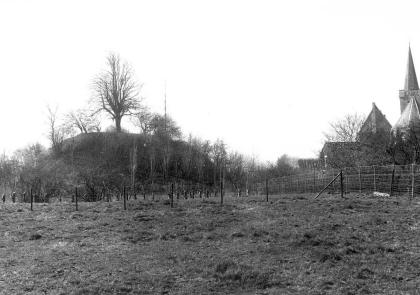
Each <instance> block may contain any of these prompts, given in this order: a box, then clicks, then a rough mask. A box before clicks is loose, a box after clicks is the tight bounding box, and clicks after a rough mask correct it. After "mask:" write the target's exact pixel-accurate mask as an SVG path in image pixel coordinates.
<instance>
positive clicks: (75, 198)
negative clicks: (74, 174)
mask: <svg viewBox="0 0 420 295" xmlns="http://www.w3.org/2000/svg"><path fill="white" fill-rule="evenodd" d="M74 193H75V195H74V200H75V202H76V211H78V210H79V208H78V206H77V187H76V189H75V192H74Z"/></svg>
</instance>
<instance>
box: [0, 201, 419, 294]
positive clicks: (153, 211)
mask: <svg viewBox="0 0 420 295" xmlns="http://www.w3.org/2000/svg"><path fill="white" fill-rule="evenodd" d="M312 197H313V196H312V195H311V196H302V195H300V196H292V195H288V196H282V197H281V198H280V197H276V198H272V199H271V200H272V201H271V202H269V203H265V202H263V201H262V200H257V199H251V198H250V199H240V200H238V199H230V198H228V199H227V200H226V201H227V202H226V204H225V205H224V206H223V207H220V205H219V204H218V203H217V200H201V199H198V200H197V199H196V200H187V201H181V200H180V201H179V203H177V204H176V206H175V208H173V209H171V208H170V207H169V206H168V205H167V204H164V202H163V201H162V202H144V201H131V202H130V203H129V210H128V211H126V212H124V211H122V210H121V209H122V204H121V203H117V202H115V203H111V204H108V203H96V204H88V203H81V204H79V208H80V211H79V212H74V211H73V209H74V208H73V206H72V205H71V204H48V205H40V204H36V205H35V211H34V212H30V211H29V210H28V209H29V207H28V205H26V204H5V205H4V204H2V205H1V206H0V236H1V239H0V269H1V276H0V292H1V293H2V294H226V293H233V294H416V292H417V290H419V289H420V277H419V273H420V248H419V247H420V246H419V242H420V235H419V233H420V220H419V217H420V209H419V206H418V204H417V203H416V202H415V201H414V202H413V203H411V204H409V203H408V202H407V201H406V200H405V201H403V202H399V203H397V202H396V199H384V198H374V197H371V196H365V195H363V196H362V195H360V196H358V195H351V196H348V197H349V198H348V199H346V200H342V199H339V197H337V196H328V195H326V196H323V197H321V198H320V199H319V200H316V201H314V200H313V199H312Z"/></svg>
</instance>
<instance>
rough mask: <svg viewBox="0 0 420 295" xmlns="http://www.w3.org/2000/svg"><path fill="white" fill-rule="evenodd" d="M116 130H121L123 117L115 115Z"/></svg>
mask: <svg viewBox="0 0 420 295" xmlns="http://www.w3.org/2000/svg"><path fill="white" fill-rule="evenodd" d="M115 130H116V131H117V132H121V118H120V117H115Z"/></svg>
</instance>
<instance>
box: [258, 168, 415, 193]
mask: <svg viewBox="0 0 420 295" xmlns="http://www.w3.org/2000/svg"><path fill="white" fill-rule="evenodd" d="M340 172H342V175H343V189H344V193H354V192H356V193H373V192H379V193H385V194H389V195H404V194H409V195H411V196H414V195H417V194H420V165H416V164H411V165H388V166H363V167H346V168H343V169H324V170H315V169H314V170H312V171H310V172H306V173H302V174H296V175H290V176H285V177H279V178H274V179H269V180H267V182H266V183H259V184H258V191H259V193H261V194H264V193H266V192H267V190H268V193H269V194H287V193H317V192H319V191H321V190H322V189H324V188H325V187H326V186H327V185H328V184H329V183H330V182H331V181H332V180H333V179H334V178H335V177H336V176H337V175H338V174H339V173H340ZM340 181H341V180H340V177H338V178H337V180H336V181H334V182H333V183H332V184H331V185H330V186H329V187H328V188H327V190H326V192H330V193H338V192H340V190H341V186H340V185H341V183H340Z"/></svg>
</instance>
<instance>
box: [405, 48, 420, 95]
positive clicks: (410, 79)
mask: <svg viewBox="0 0 420 295" xmlns="http://www.w3.org/2000/svg"><path fill="white" fill-rule="evenodd" d="M404 90H419V84H418V82H417V75H416V69H415V68H414V62H413V56H412V55H411V47H408V62H407V73H406V76H405V83H404Z"/></svg>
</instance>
